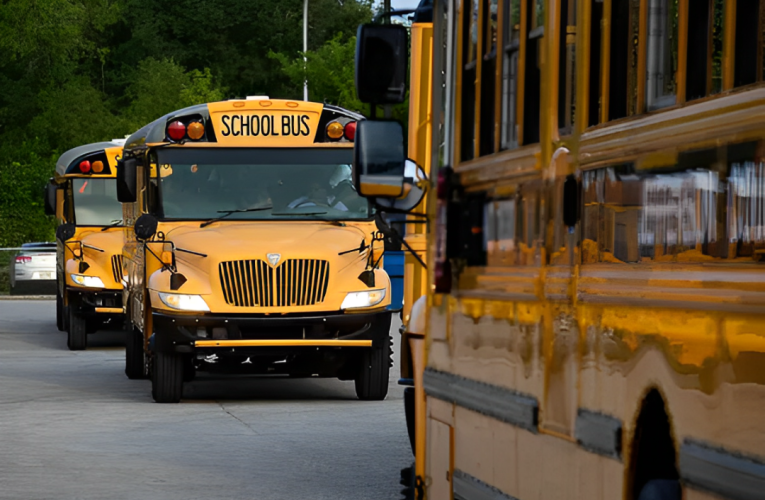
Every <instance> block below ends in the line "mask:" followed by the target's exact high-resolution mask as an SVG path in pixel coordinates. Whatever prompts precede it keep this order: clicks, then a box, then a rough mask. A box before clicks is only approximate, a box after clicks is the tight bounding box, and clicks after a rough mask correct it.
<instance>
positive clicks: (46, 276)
mask: <svg viewBox="0 0 765 500" xmlns="http://www.w3.org/2000/svg"><path fill="white" fill-rule="evenodd" d="M32 279H34V280H52V279H53V273H34V274H33V275H32Z"/></svg>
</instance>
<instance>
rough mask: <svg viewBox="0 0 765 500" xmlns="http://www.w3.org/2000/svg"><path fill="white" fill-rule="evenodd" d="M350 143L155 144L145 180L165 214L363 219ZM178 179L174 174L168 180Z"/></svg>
mask: <svg viewBox="0 0 765 500" xmlns="http://www.w3.org/2000/svg"><path fill="white" fill-rule="evenodd" d="M352 161H353V149H352V148H193V149H191V148H189V149H180V148H172V147H165V148H157V149H156V150H155V151H154V152H153V154H152V158H151V163H152V165H156V166H157V167H158V168H152V173H151V179H150V183H151V184H152V189H153V190H154V191H155V193H156V203H155V204H154V209H155V210H154V211H155V215H156V216H157V217H158V218H159V219H160V220H163V221H179V222H182V221H210V220H212V219H219V218H221V217H222V216H223V219H224V220H226V221H259V222H267V221H281V222H285V221H317V222H319V221H369V220H372V219H373V217H374V207H373V204H372V203H371V202H370V201H369V200H367V199H366V198H364V197H362V196H360V195H359V194H358V193H357V192H356V191H355V188H354V187H353V182H352V176H351V170H352ZM173 181H176V182H173Z"/></svg>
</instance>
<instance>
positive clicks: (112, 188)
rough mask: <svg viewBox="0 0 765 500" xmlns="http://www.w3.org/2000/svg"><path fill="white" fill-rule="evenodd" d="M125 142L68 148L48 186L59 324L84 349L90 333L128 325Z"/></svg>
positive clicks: (70, 340)
mask: <svg viewBox="0 0 765 500" xmlns="http://www.w3.org/2000/svg"><path fill="white" fill-rule="evenodd" d="M123 142H124V140H122V139H115V140H112V141H110V142H98V143H95V144H87V145H84V146H79V147H76V148H74V149H71V150H69V151H67V152H66V153H64V154H62V155H61V157H59V159H58V161H57V162H56V174H55V177H54V178H53V179H51V182H50V184H49V185H48V188H47V193H46V200H45V207H46V211H47V213H49V214H50V215H55V216H56V218H57V219H58V220H59V221H60V225H59V227H58V230H57V231H56V239H57V247H58V248H57V253H56V282H57V289H56V325H57V326H58V329H59V330H61V331H64V330H66V332H67V346H69V349H71V350H73V351H74V350H82V349H85V348H86V347H87V345H88V334H89V333H93V332H95V331H96V330H98V329H102V328H122V326H123V318H124V315H123V309H122V283H123V281H122V278H123V276H122V262H121V259H122V244H123V236H122V231H123V228H122V227H121V226H122V205H121V204H120V203H119V201H117V188H116V181H115V172H116V170H115V167H116V165H117V158H118V157H119V156H120V155H121V154H122V143H123Z"/></svg>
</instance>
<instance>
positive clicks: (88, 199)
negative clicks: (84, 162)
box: [72, 178, 122, 226]
mask: <svg viewBox="0 0 765 500" xmlns="http://www.w3.org/2000/svg"><path fill="white" fill-rule="evenodd" d="M72 188H73V190H74V220H75V223H76V224H77V225H79V226H110V225H116V224H119V223H120V222H121V221H122V205H121V204H120V202H119V201H117V182H116V180H115V179H113V178H112V179H96V178H90V179H81V178H78V179H72Z"/></svg>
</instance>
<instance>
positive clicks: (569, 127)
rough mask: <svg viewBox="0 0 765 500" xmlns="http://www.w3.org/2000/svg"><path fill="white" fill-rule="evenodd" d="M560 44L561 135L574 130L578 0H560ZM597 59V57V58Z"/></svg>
mask: <svg viewBox="0 0 765 500" xmlns="http://www.w3.org/2000/svg"><path fill="white" fill-rule="evenodd" d="M560 6H561V12H560V19H559V21H560V43H559V45H558V128H559V129H560V131H561V135H568V134H570V133H571V132H572V131H573V125H574V100H575V87H574V85H575V84H574V82H575V75H574V73H575V59H574V56H575V54H576V1H575V0H561V2H560ZM596 61H597V59H596Z"/></svg>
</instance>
